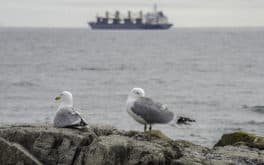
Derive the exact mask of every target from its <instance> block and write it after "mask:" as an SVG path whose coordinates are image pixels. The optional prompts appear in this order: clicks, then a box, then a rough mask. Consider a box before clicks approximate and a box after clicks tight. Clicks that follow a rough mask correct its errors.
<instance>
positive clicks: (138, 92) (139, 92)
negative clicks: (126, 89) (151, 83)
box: [129, 88, 145, 98]
mask: <svg viewBox="0 0 264 165" xmlns="http://www.w3.org/2000/svg"><path fill="white" fill-rule="evenodd" d="M144 96H145V91H144V89H142V88H133V89H132V90H131V91H130V93H129V97H133V98H139V97H144Z"/></svg>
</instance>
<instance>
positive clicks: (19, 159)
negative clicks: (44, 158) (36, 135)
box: [0, 138, 42, 165]
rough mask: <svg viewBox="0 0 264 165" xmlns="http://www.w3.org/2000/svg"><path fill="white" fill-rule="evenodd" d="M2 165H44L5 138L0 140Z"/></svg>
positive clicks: (0, 162) (0, 161) (0, 160)
mask: <svg viewBox="0 0 264 165" xmlns="http://www.w3.org/2000/svg"><path fill="white" fill-rule="evenodd" d="M0 148H1V150H0V155H1V156H0V164H3V165H4V164H10V165H11V164H13V165H27V164H34V165H42V163H40V162H39V161H38V160H37V159H36V158H34V156H32V155H31V154H29V153H28V152H27V151H26V150H24V149H23V147H21V146H20V145H18V144H12V143H10V142H8V141H6V140H5V139H3V138H0Z"/></svg>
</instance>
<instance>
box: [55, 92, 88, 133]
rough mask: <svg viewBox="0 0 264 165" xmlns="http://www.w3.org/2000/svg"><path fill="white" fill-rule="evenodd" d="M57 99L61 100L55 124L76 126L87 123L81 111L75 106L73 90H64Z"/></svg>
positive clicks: (58, 125)
mask: <svg viewBox="0 0 264 165" xmlns="http://www.w3.org/2000/svg"><path fill="white" fill-rule="evenodd" d="M55 100H61V102H60V105H59V108H58V111H57V113H56V116H55V118H54V122H53V123H54V126H55V127H57V128H65V127H76V126H85V125H87V123H86V121H85V120H84V119H83V118H82V117H81V115H80V113H79V112H77V111H75V110H74V108H73V98H72V94H71V92H68V91H63V92H62V93H61V94H60V95H59V96H57V97H56V98H55Z"/></svg>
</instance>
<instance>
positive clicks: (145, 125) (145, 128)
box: [144, 124, 147, 132]
mask: <svg viewBox="0 0 264 165" xmlns="http://www.w3.org/2000/svg"><path fill="white" fill-rule="evenodd" d="M146 130H147V124H144V132H146Z"/></svg>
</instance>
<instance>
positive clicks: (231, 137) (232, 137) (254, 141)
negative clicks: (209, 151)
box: [215, 131, 264, 150]
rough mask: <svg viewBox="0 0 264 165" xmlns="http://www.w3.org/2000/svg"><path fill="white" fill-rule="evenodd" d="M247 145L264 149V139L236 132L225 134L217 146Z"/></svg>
mask: <svg viewBox="0 0 264 165" xmlns="http://www.w3.org/2000/svg"><path fill="white" fill-rule="evenodd" d="M241 144H243V145H246V146H249V147H251V148H257V149H260V150H263V149H264V137H260V136H256V135H254V134H251V133H246V132H242V131H240V132H234V133H229V134H224V135H223V136H222V138H221V139H220V140H219V141H218V142H217V143H216V144H215V146H227V145H241Z"/></svg>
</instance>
